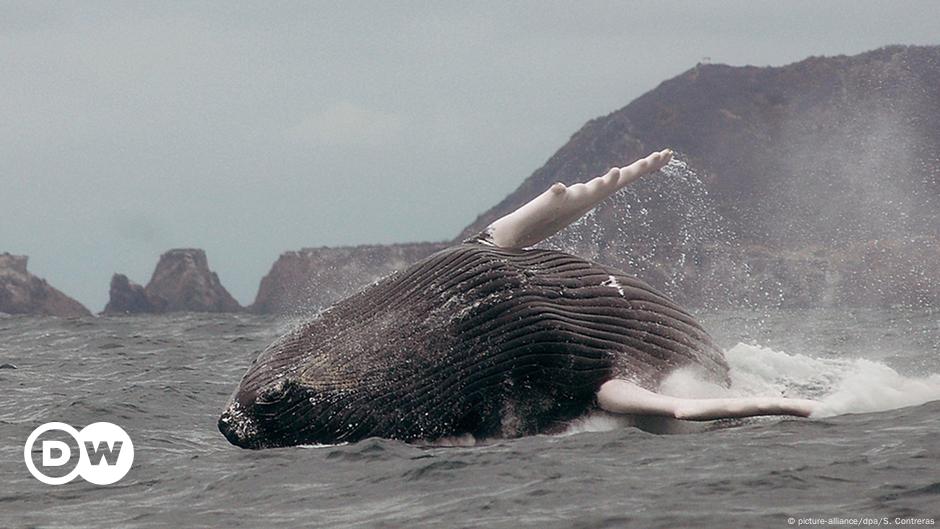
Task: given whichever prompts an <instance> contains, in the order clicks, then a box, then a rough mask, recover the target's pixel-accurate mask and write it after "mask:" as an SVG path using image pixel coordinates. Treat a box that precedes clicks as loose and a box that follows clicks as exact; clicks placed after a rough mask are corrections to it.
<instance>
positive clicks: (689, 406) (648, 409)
mask: <svg viewBox="0 0 940 529" xmlns="http://www.w3.org/2000/svg"><path fill="white" fill-rule="evenodd" d="M597 403H598V405H599V406H600V408H601V409H603V410H605V411H609V412H611V413H623V414H631V415H655V416H661V417H672V418H674V419H683V420H687V421H711V420H715V419H731V418H740V417H754V416H758V415H795V416H798V417H809V416H810V415H811V414H812V413H813V411H814V410H815V409H816V407H817V406H818V405H819V403H818V402H816V401H814V400H806V399H788V398H782V397H751V398H729V399H684V398H679V397H670V396H668V395H661V394H659V393H653V392H652V391H649V390H646V389H643V388H641V387H639V386H637V385H636V384H633V383H631V382H627V381H626V380H620V379H614V380H608V381H607V382H605V383H604V384H603V385H602V386H601V388H600V389H599V390H598V392H597Z"/></svg>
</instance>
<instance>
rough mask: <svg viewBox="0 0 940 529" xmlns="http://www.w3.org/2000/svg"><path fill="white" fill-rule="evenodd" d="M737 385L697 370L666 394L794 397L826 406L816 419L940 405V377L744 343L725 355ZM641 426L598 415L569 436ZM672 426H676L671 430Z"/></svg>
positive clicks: (668, 385) (672, 379)
mask: <svg viewBox="0 0 940 529" xmlns="http://www.w3.org/2000/svg"><path fill="white" fill-rule="evenodd" d="M725 358H726V359H727V360H728V365H729V367H730V368H731V371H730V376H731V386H730V387H728V388H726V387H722V386H719V385H717V384H714V383H711V382H707V381H705V380H703V379H702V378H701V377H700V376H699V373H697V372H696V371H695V370H692V369H680V370H678V371H676V372H674V373H673V374H671V375H670V376H669V377H667V378H666V380H665V381H663V384H662V385H661V387H660V391H661V392H662V393H664V394H667V395H672V396H675V397H686V398H727V397H791V398H806V399H815V400H818V401H820V403H821V406H820V407H819V409H818V410H817V411H816V413H814V414H813V418H823V417H832V416H836V415H843V414H847V413H870V412H878V411H886V410H892V409H898V408H904V407H908V406H918V405H921V404H924V403H927V402H931V401H935V400H940V374H930V375H927V376H923V377H918V376H904V375H902V374H900V373H898V372H897V371H895V370H894V369H892V368H891V367H889V366H887V365H885V364H883V363H880V362H875V361H872V360H867V359H863V358H814V357H812V356H807V355H804V354H800V353H792V354H791V353H786V352H783V351H775V350H773V349H770V348H769V347H761V346H758V345H748V344H743V343H739V344H737V345H735V346H734V347H732V348H731V349H729V350H727V351H725ZM680 422H683V421H671V420H664V421H663V425H662V428H661V430H662V431H669V432H677V433H678V432H681V431H683V430H682V429H681V428H680V426H681V425H679V424H672V423H680ZM634 424H635V420H634V419H633V418H632V417H618V416H615V415H611V414H607V413H603V412H598V413H592V414H590V415H588V416H585V417H582V418H581V419H578V420H577V421H574V422H572V423H571V424H570V425H569V427H568V428H567V429H566V430H565V432H564V434H565V435H569V434H574V433H581V432H598V431H610V430H615V429H619V428H623V427H627V426H632V425H634ZM670 425H671V426H670Z"/></svg>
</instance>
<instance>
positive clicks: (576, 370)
mask: <svg viewBox="0 0 940 529" xmlns="http://www.w3.org/2000/svg"><path fill="white" fill-rule="evenodd" d="M671 157H672V151H670V150H668V149H666V150H664V151H660V152H654V153H652V154H650V155H649V156H647V157H646V158H643V159H641V160H638V161H636V162H634V163H632V164H630V165H628V166H626V167H623V168H613V169H611V170H610V171H608V172H607V173H606V174H604V175H602V176H599V177H597V178H594V179H592V180H590V181H588V182H585V183H579V184H574V185H571V186H565V185H564V184H560V183H558V184H554V185H553V186H551V187H550V188H549V189H548V190H546V191H545V192H544V193H542V194H541V195H539V196H537V197H536V198H535V199H533V200H532V201H531V202H529V203H527V204H525V205H523V206H522V207H520V208H519V209H518V210H516V211H514V212H512V213H510V214H508V215H506V216H505V217H502V218H500V219H499V220H496V221H495V222H493V223H492V224H491V225H490V226H489V227H488V228H487V229H486V230H484V231H483V232H482V233H480V234H479V235H477V236H476V237H472V238H470V239H468V240H466V241H464V242H463V243H460V244H457V245H454V246H452V247H450V248H447V249H444V250H442V251H440V252H438V253H435V254H433V255H431V256H429V257H427V258H425V259H423V260H421V261H419V262H417V263H415V264H414V265H412V266H411V267H409V268H407V269H405V270H403V271H400V272H397V273H395V274H392V275H390V276H388V277H386V278H384V279H382V280H380V281H378V282H377V283H375V284H373V285H371V286H370V287H368V288H366V289H364V290H362V291H361V292H359V293H357V294H355V295H353V296H351V297H349V298H347V299H345V300H342V301H340V302H338V303H336V304H335V305H333V306H332V307H330V308H328V309H326V310H325V311H323V312H322V313H320V314H319V315H318V316H317V317H315V318H314V319H312V320H311V321H308V322H306V323H304V324H302V325H299V326H298V327H297V328H295V329H294V330H292V331H290V332H288V333H287V334H286V335H284V336H282V337H280V338H279V339H277V340H276V341H275V342H274V343H272V344H271V345H270V346H268V347H267V348H266V349H265V350H264V351H263V352H261V354H260V355H259V356H258V358H257V359H256V360H255V361H254V362H253V363H252V364H251V366H250V367H249V368H248V371H247V373H246V374H245V375H244V377H243V378H242V380H241V383H240V384H239V386H238V388H237V389H236V390H235V392H234V394H233V395H232V397H231V398H230V399H229V402H228V403H227V404H226V406H225V409H224V411H223V412H222V415H221V417H220V418H219V421H218V426H219V429H220V431H221V432H222V433H223V435H224V436H225V437H226V438H227V439H228V440H229V441H230V442H231V443H233V444H235V445H237V446H240V447H244V448H268V447H279V446H292V445H299V444H335V443H341V442H355V441H358V440H361V439H365V438H368V437H384V438H391V439H399V440H403V441H425V440H428V441H433V440H436V439H445V438H454V437H462V436H467V435H470V436H473V437H474V438H475V439H485V438H494V437H519V436H524V435H532V434H537V433H543V432H551V431H557V430H559V429H560V426H563V425H565V424H566V423H567V422H569V421H571V420H573V419H576V418H578V417H582V416H584V415H585V414H587V413H590V412H592V411H594V410H603V411H605V412H607V413H614V414H627V415H634V416H640V417H647V416H648V417H666V418H670V419H679V420H692V421H707V420H712V419H720V418H732V417H748V416H755V415H795V416H808V415H810V413H812V411H813V409H814V408H815V406H816V403H815V402H814V401H810V400H803V399H789V398H782V397H768V398H703V399H690V398H677V397H672V396H668V395H665V394H662V393H660V392H659V389H660V387H659V386H660V384H661V383H662V382H663V381H664V379H665V378H666V377H667V376H668V375H669V374H671V373H673V372H674V371H675V370H677V369H680V368H686V369H693V370H696V371H697V372H698V373H699V375H700V376H701V377H704V378H706V379H708V380H711V381H713V382H715V383H717V384H721V385H725V386H727V385H728V384H729V376H728V365H727V363H726V362H725V359H724V357H723V354H722V352H721V350H720V349H718V347H716V346H715V345H714V343H713V342H712V339H711V338H710V337H709V335H708V333H707V332H706V331H705V330H704V329H703V328H702V326H701V325H700V324H699V323H698V322H697V321H696V320H695V318H693V317H692V316H691V315H690V314H689V312H687V311H686V310H685V309H683V308H682V307H680V306H678V305H677V304H676V303H674V302H673V301H672V300H670V299H669V298H668V297H667V296H665V295H663V294H661V293H659V292H657V291H656V290H655V289H653V288H652V287H650V286H649V285H647V284H646V283H644V282H642V281H640V280H638V279H636V278H633V277H630V276H628V275H626V274H624V273H623V272H620V271H618V270H615V269H612V268H609V267H606V266H603V265H600V264H597V263H593V262H590V261H586V260H584V259H581V258H579V257H576V256H573V255H569V254H567V253H563V252H558V251H551V250H543V249H533V248H531V247H532V246H533V245H535V244H537V243H538V242H540V241H542V240H544V239H545V238H547V237H549V236H551V235H553V234H554V233H556V232H558V231H559V230H561V229H563V228H564V227H565V226H567V225H568V224H570V223H571V222H573V221H575V220H577V219H578V218H580V217H581V216H582V215H584V214H585V213H587V212H588V211H590V210H591V209H592V208H593V207H594V206H595V205H597V204H598V203H599V202H600V201H602V200H603V199H605V198H607V197H608V196H610V195H611V194H613V193H615V192H616V191H617V190H619V189H621V188H622V187H624V186H626V185H628V184H630V183H631V182H633V181H634V180H636V179H637V178H639V177H641V176H643V175H646V174H649V173H653V172H656V171H658V170H659V169H661V168H662V167H663V166H665V165H666V164H667V163H668V162H669V160H670V159H671Z"/></svg>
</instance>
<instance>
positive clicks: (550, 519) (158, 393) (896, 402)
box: [0, 310, 940, 528]
mask: <svg viewBox="0 0 940 529" xmlns="http://www.w3.org/2000/svg"><path fill="white" fill-rule="evenodd" d="M701 316H702V319H703V322H704V324H705V326H706V327H707V328H708V329H709V330H710V331H711V332H712V333H713V334H714V336H715V337H716V339H717V340H718V342H719V343H720V344H721V346H722V347H723V348H724V349H725V350H726V351H727V354H728V356H729V362H730V364H731V366H732V378H733V380H734V384H733V386H732V387H733V389H735V388H736V389H735V390H736V391H739V392H742V393H746V394H756V393H762V392H763V393H768V394H780V393H784V394H788V395H799V396H811V397H814V398H820V399H821V400H823V403H824V407H825V409H826V410H828V411H827V412H826V413H824V414H823V415H824V416H822V417H819V418H812V419H793V418H762V419H754V420H747V421H732V422H727V423H720V424H716V425H714V427H711V428H708V429H706V430H705V431H702V432H699V433H691V434H674V435H657V434H651V433H647V432H644V431H641V430H638V429H636V428H632V427H616V426H615V427H610V426H608V427H603V424H600V423H598V424H593V425H588V426H581V427H573V428H572V429H571V431H569V432H568V433H567V434H564V435H555V436H535V437H529V438H523V439H511V440H496V441H492V442H490V443H487V444H483V445H478V446H474V447H460V448H458V447H451V448H445V447H421V446H413V445H408V444H405V443H401V442H396V441H388V440H381V439H370V440H366V441H363V442H360V443H356V444H352V445H342V446H330V447H299V448H284V449H274V450H262V451H251V450H243V449H239V448H236V447H234V446H232V445H230V444H229V443H228V442H227V441H226V440H225V439H224V438H223V437H222V435H221V434H220V433H219V432H218V430H217V429H216V420H217V418H218V414H219V412H220V411H221V409H222V407H223V405H224V404H225V402H226V400H227V399H228V397H229V395H230V394H231V392H232V391H233V390H234V388H235V386H236V385H237V383H238V381H239V379H240V377H241V376H242V374H243V373H244V371H245V370H246V368H247V367H248V365H249V363H250V362H251V361H252V360H253V359H254V357H255V356H256V355H257V354H258V352H259V351H260V350H261V349H263V348H264V347H265V346H266V345H268V343H270V342H271V341H272V340H273V339H274V338H276V337H277V336H278V335H279V334H281V333H283V332H284V331H286V330H287V329H289V327H290V326H291V325H292V324H293V323H294V322H291V321H287V320H282V319H276V318H273V317H261V316H251V315H196V314H182V315H169V316H140V317H98V318H82V319H57V318H34V317H2V318H0V364H4V363H10V364H13V365H15V366H16V369H0V476H2V479H0V527H4V528H6V527H10V528H19V527H95V528H97V527H126V528H151V527H180V528H183V527H186V528H188V527H253V528H254V527H408V528H412V527H585V528H586V527H638V528H639V527H642V528H649V527H721V528H725V527H761V528H773V527H780V528H783V527H796V526H799V525H803V526H809V525H814V526H819V525H820V524H819V523H818V522H817V523H812V520H814V519H817V520H818V519H821V518H824V519H831V518H844V519H846V520H848V519H859V520H860V521H859V522H858V525H876V524H874V523H872V522H870V521H869V523H867V524H865V523H863V522H862V521H861V520H862V519H869V520H877V521H878V522H884V521H885V520H887V521H888V522H890V524H891V525H896V524H900V523H901V522H904V521H905V520H911V519H929V520H932V524H933V525H935V524H936V523H938V521H940V520H938V518H940V401H938V400H937V399H940V375H937V374H938V373H940V314H937V313H924V312H919V313H914V312H909V311H904V310H896V311H885V310H815V311H806V310H801V311H728V312H719V313H710V314H704V315H701ZM49 421H61V422H65V423H68V424H71V425H73V426H75V427H76V428H78V429H80V428H81V427H83V426H85V425H87V424H90V423H93V422H98V421H108V422H113V423H115V424H118V425H120V426H121V427H123V428H124V429H125V430H126V431H127V432H128V434H129V435H130V437H131V439H132V440H133V443H134V447H135V460H134V464H133V467H132V468H131V470H130V473H129V474H128V475H127V476H126V477H125V478H124V479H122V480H121V481H119V482H118V483H115V484H113V485H109V486H96V485H92V484H89V483H87V482H85V481H83V480H81V479H76V480H75V481H72V482H71V483H68V484H66V485H61V486H50V485H45V484H43V483H40V482H39V481H37V480H36V479H34V478H33V477H32V476H31V475H30V473H29V472H28V471H27V468H26V465H25V463H24V452H23V447H24V442H25V441H26V438H27V437H28V436H29V434H30V432H32V431H33V430H34V429H35V428H36V427H38V426H39V425H41V424H43V423H45V422H49ZM596 430H600V431H596ZM791 518H792V520H790V519H791ZM878 525H884V524H883V523H879V524H878ZM905 525H908V526H910V525H913V523H907V524H905ZM928 525H929V524H928Z"/></svg>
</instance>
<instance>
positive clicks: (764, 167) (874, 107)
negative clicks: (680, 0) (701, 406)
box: [457, 46, 940, 306]
mask: <svg viewBox="0 0 940 529" xmlns="http://www.w3.org/2000/svg"><path fill="white" fill-rule="evenodd" d="M666 146H668V147H672V148H674V149H676V150H677V151H678V153H679V155H678V158H679V161H680V162H681V163H678V164H673V165H672V166H670V168H668V169H667V170H666V171H665V173H666V174H664V175H658V176H654V177H650V178H647V179H645V180H643V181H641V182H639V183H638V184H636V185H635V187H634V188H633V189H629V190H627V191H626V192H624V193H622V194H621V195H618V196H617V197H614V198H613V199H611V200H609V201H607V202H605V203H604V204H602V205H601V206H599V207H598V208H597V209H595V211H594V212H593V214H592V215H591V216H590V217H589V218H587V219H585V220H584V221H583V222H581V223H579V224H577V225H576V226H573V227H572V228H569V230H567V232H566V233H563V234H560V235H559V236H558V237H556V238H554V239H553V240H552V241H549V243H548V246H552V247H556V248H561V249H565V250H569V251H574V252H575V253H578V254H580V255H583V256H585V257H589V258H593V259H596V260H598V261H601V262H604V263H608V264H611V265H614V266H618V267H621V268H624V269H627V270H631V271H633V272H635V273H637V275H639V276H641V277H643V278H645V279H647V280H648V281H650V282H651V283H653V284H654V285H655V286H657V287H659V288H663V289H665V290H667V291H668V292H669V293H670V294H672V295H673V296H674V297H676V298H678V299H680V300H681V301H683V302H685V303H690V304H694V305H703V304H704V305H712V304H716V305H729V304H730V305H736V304H738V303H740V302H742V301H744V302H747V303H759V304H771V305H781V306H787V305H800V306H802V305H813V304H828V303H836V304H843V303H850V304H895V303H904V304H914V305H930V304H932V305H934V306H935V305H936V304H937V303H938V302H940V299H938V297H937V294H938V292H940V287H938V285H940V267H938V266H936V265H935V263H936V262H937V261H936V257H937V247H938V239H937V234H938V233H940V47H900V46H894V47H888V48H883V49H879V50H875V51H872V52H868V53H864V54H861V55H857V56H853V57H845V56H840V57H828V58H823V57H813V58H810V59H807V60H804V61H801V62H798V63H795V64H791V65H788V66H784V67H774V68H756V67H750V66H748V67H731V66H725V65H709V64H702V65H698V66H696V67H695V68H692V69H691V70H689V71H687V72H685V73H683V74H681V75H679V76H678V77H676V78H674V79H670V80H668V81H665V82H663V83H662V84H661V85H660V86H659V87H657V88H656V89H654V90H652V91H651V92H649V93H647V94H645V95H643V96H641V97H640V98H638V99H636V100H635V101H633V102H632V103H630V104H629V105H627V106H626V107H624V108H622V109H620V110H618V111H616V112H613V113H612V114H609V115H607V116H604V117H601V118H598V119H595V120H592V121H590V122H588V123H587V124H586V125H585V126H584V127H583V128H582V129H581V130H580V131H578V132H577V133H576V134H575V135H574V136H572V138H571V140H570V141H569V142H568V143H567V144H566V145H564V146H563V147H562V148H561V149H560V150H559V151H558V152H557V153H556V154H555V155H554V156H552V157H551V158H550V159H549V160H548V162H547V163H546V164H545V165H544V166H543V167H542V168H540V169H538V170H537V171H535V173H533V174H532V175H531V176H530V177H529V178H528V179H526V180H525V181H524V182H523V183H522V185H520V186H519V188H518V189H516V191H514V192H513V193H511V194H510V195H509V196H507V197H506V199H504V200H503V201H501V202H500V203H499V204H497V205H496V206H495V207H493V208H492V209H490V210H489V211H487V212H485V213H484V214H483V215H481V216H480V217H479V218H477V220H476V221H475V222H474V223H472V224H471V225H470V226H468V227H467V228H466V229H465V230H463V232H462V233H461V234H460V235H459V236H458V238H457V239H460V238H463V237H465V236H468V235H470V234H472V233H476V232H478V231H479V230H481V229H483V228H484V227H485V226H486V225H487V224H489V223H490V222H492V221H493V220H494V219H496V218H499V217H500V216H502V215H504V214H506V213H508V212H510V211H512V210H514V209H515V208H517V207H519V206H520V205H522V204H523V203H525V202H526V201H528V200H530V199H531V198H532V197H534V196H535V195H537V194H538V193H540V192H542V191H543V190H544V189H546V188H547V187H548V186H549V185H551V184H552V183H554V182H556V181H560V182H564V183H567V184H570V183H573V182H578V181H583V180H585V179H587V178H589V177H591V176H595V175H599V174H602V173H603V172H604V171H605V170H606V169H607V168H608V167H610V166H615V165H622V164H623V163H625V162H629V161H631V160H634V159H636V158H638V157H640V156H642V155H645V154H647V153H649V152H650V151H652V150H654V149H659V148H663V147H666Z"/></svg>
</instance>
